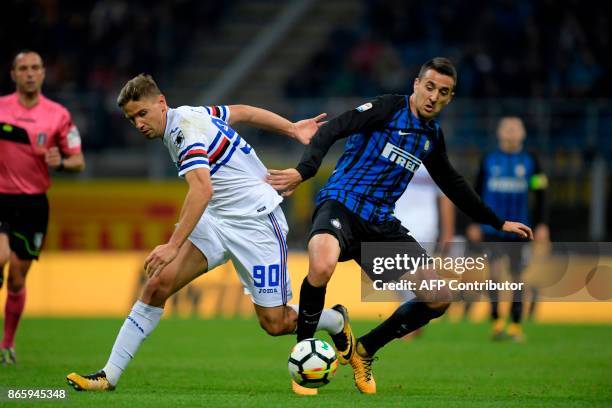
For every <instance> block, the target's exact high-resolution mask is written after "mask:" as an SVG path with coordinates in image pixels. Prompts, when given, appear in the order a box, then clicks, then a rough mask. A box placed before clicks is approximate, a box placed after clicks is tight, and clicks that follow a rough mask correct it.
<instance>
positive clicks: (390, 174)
mask: <svg viewBox="0 0 612 408" xmlns="http://www.w3.org/2000/svg"><path fill="white" fill-rule="evenodd" d="M344 137H348V140H347V142H346V145H345V148H344V152H343V154H342V156H341V157H340V159H339V161H338V163H337V165H336V168H335V170H334V172H333V173H332V175H331V177H330V178H329V180H328V182H327V184H326V185H325V186H324V187H323V189H322V190H321V191H320V192H319V194H318V195H317V198H316V203H317V205H321V204H322V203H323V202H324V201H327V200H335V201H338V202H340V203H342V204H343V205H344V206H345V207H346V208H348V209H349V210H350V211H352V212H353V213H355V214H357V215H358V216H359V217H361V218H362V219H365V220H367V221H370V222H372V223H375V224H380V223H383V222H386V221H390V220H393V219H394V217H393V211H394V207H395V202H396V201H397V199H398V198H399V197H400V196H401V195H402V193H403V192H404V190H405V189H406V186H407V185H408V183H409V182H410V180H411V179H412V177H413V175H414V172H415V171H416V169H417V168H418V167H419V166H420V165H421V164H424V165H425V166H426V167H427V170H428V171H429V173H430V174H431V176H432V178H433V179H434V181H435V182H436V183H437V184H438V186H440V188H441V189H442V191H443V192H444V193H445V194H446V195H447V196H448V197H449V198H450V199H451V200H452V201H453V202H454V203H455V204H456V205H457V206H458V207H459V208H461V209H462V210H464V211H465V212H466V213H468V214H469V215H470V216H472V217H473V218H474V219H476V220H477V221H480V222H483V223H488V224H491V225H493V226H494V227H495V228H500V227H501V225H502V224H503V222H502V221H501V220H500V219H499V218H497V216H495V214H494V213H493V211H491V209H489V208H488V207H486V206H485V205H484V204H483V203H482V201H481V200H480V198H479V197H478V196H477V195H476V193H475V192H474V190H473V189H472V188H471V187H470V186H469V185H468V183H467V182H466V181H465V179H464V178H463V177H462V176H460V175H459V174H458V173H457V172H456V171H455V169H454V168H453V167H452V166H451V164H450V162H449V161H448V157H447V155H446V147H445V145H444V136H443V134H442V131H441V129H440V126H439V124H438V123H437V122H436V121H434V120H432V121H428V122H425V121H423V120H421V119H420V118H418V117H416V116H415V115H414V114H413V113H412V112H411V110H410V101H409V97H408V96H406V95H384V96H380V97H378V98H376V99H374V100H372V101H370V102H368V103H365V104H363V105H361V106H359V107H358V108H356V109H354V110H351V111H348V112H345V113H343V114H342V115H340V116H338V117H337V118H334V119H332V120H331V121H330V122H329V123H328V124H327V125H325V126H323V127H321V129H320V130H319V132H318V133H317V135H315V137H314V138H313V140H312V142H311V144H310V145H309V146H308V147H307V148H306V151H305V152H304V155H303V156H302V160H301V161H300V163H299V164H298V166H297V167H296V169H297V170H298V172H299V173H300V175H301V176H302V180H306V179H308V178H310V177H312V176H313V175H314V174H315V173H316V171H317V170H318V168H319V166H320V165H321V161H322V159H323V156H324V155H325V154H326V153H327V151H328V150H329V148H330V147H331V145H332V144H333V143H334V142H335V141H336V140H339V139H341V138H344Z"/></svg>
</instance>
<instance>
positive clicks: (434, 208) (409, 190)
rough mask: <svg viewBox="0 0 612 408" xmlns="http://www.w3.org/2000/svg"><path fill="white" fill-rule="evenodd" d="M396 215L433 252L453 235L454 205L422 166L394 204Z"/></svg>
mask: <svg viewBox="0 0 612 408" xmlns="http://www.w3.org/2000/svg"><path fill="white" fill-rule="evenodd" d="M394 215H395V218H397V219H398V220H400V222H401V223H402V225H403V226H404V227H406V228H407V229H408V230H409V231H410V235H412V236H413V237H414V239H416V240H417V241H418V242H419V243H420V244H421V245H422V246H423V248H425V250H426V251H427V253H429V254H432V253H434V252H435V251H436V243H437V247H438V248H437V249H438V250H440V251H443V250H444V248H445V247H446V245H447V244H448V243H449V242H451V241H452V240H453V236H454V235H455V206H454V205H453V203H452V201H451V200H449V198H448V197H447V196H446V195H444V193H443V192H442V191H441V190H440V188H439V187H438V186H437V185H436V182H435V181H433V179H432V178H431V176H430V175H429V172H428V171H427V169H426V168H425V167H424V166H421V167H419V168H418V170H417V171H416V172H415V173H414V176H413V177H412V180H410V183H409V184H408V186H407V187H406V191H404V194H402V195H401V197H400V198H399V199H398V200H397V202H396V203H395V212H394Z"/></svg>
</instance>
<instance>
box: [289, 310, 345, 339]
mask: <svg viewBox="0 0 612 408" xmlns="http://www.w3.org/2000/svg"><path fill="white" fill-rule="evenodd" d="M287 306H289V307H290V308H292V309H293V310H295V313H298V311H299V306H298V305H287ZM343 327H344V318H343V317H342V313H340V312H337V311H335V310H334V309H323V311H322V312H321V317H320V318H319V324H317V331H319V330H325V331H326V332H327V333H329V334H330V335H334V334H338V333H340V331H342V328H343Z"/></svg>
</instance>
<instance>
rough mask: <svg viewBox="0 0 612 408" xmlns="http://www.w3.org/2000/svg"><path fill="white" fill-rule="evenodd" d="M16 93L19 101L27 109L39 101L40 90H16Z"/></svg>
mask: <svg viewBox="0 0 612 408" xmlns="http://www.w3.org/2000/svg"><path fill="white" fill-rule="evenodd" d="M17 95H18V96H19V103H20V104H21V105H22V106H23V107H25V108H27V109H30V108H33V107H34V106H36V105H38V102H39V101H40V92H34V93H25V92H17Z"/></svg>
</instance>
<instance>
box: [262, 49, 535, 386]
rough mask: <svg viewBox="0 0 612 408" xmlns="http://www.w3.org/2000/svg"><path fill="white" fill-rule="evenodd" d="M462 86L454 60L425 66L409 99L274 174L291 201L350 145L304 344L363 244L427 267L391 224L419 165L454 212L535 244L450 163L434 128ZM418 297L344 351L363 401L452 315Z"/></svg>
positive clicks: (320, 255)
mask: <svg viewBox="0 0 612 408" xmlns="http://www.w3.org/2000/svg"><path fill="white" fill-rule="evenodd" d="M456 82H457V72H456V70H455V67H454V66H453V65H452V63H451V62H450V61H449V60H448V59H446V58H434V59H432V60H429V61H427V62H426V63H425V64H423V65H422V66H421V69H420V71H419V74H418V77H417V78H415V80H414V83H413V93H412V94H411V95H384V96H380V97H378V98H376V99H374V100H372V101H370V102H367V103H365V104H363V105H361V106H359V107H357V108H356V109H353V110H351V111H348V112H345V113H343V114H341V115H340V116H338V117H336V118H334V119H332V120H331V121H330V122H329V123H328V124H326V125H325V126H322V127H321V129H320V130H319V132H318V133H317V135H316V136H315V137H314V138H313V140H312V143H311V144H310V145H309V146H308V147H307V148H306V151H305V152H304V155H303V156H302V159H301V161H300V163H299V164H298V165H297V167H296V168H293V169H285V170H270V177H269V178H268V181H269V182H270V183H271V184H272V186H274V187H275V188H276V189H278V190H280V191H284V194H285V195H288V194H291V193H292V192H293V191H294V190H295V188H296V187H297V186H298V185H299V184H300V183H301V182H303V181H305V180H307V179H309V178H311V177H312V176H314V175H315V174H316V172H317V170H318V169H319V167H320V165H321V162H322V160H323V157H324V156H325V154H326V153H327V152H328V151H329V149H330V147H331V146H332V145H333V144H334V143H335V142H336V141H338V140H340V139H343V138H346V137H348V140H347V142H346V145H345V148H344V152H343V154H342V156H341V157H340V159H339V160H338V163H337V164H336V168H335V170H334V172H333V173H332V175H331V176H330V178H329V180H328V181H327V184H326V185H325V186H324V187H323V189H322V190H321V191H319V193H318V195H317V198H316V205H317V208H316V209H315V214H314V216H313V222H312V224H313V225H312V229H311V232H310V237H309V242H308V254H309V270H308V276H307V277H306V278H305V279H304V281H303V282H302V287H301V290H300V308H299V315H298V327H297V338H298V341H300V340H303V339H305V338H309V337H312V336H313V334H314V330H315V328H316V326H317V322H318V319H319V316H320V315H321V311H322V310H323V306H324V304H325V292H326V287H327V283H328V282H329V280H330V279H331V276H332V274H333V273H334V270H335V268H336V264H337V263H338V262H339V261H348V260H351V259H353V260H355V261H356V262H357V263H361V243H362V242H404V243H410V244H412V245H411V248H412V253H408V254H406V255H407V256H409V257H412V258H424V259H426V258H427V257H428V255H427V253H426V251H425V250H424V249H423V248H422V247H421V246H419V244H418V243H417V242H416V240H415V239H414V238H413V237H412V236H410V234H409V233H408V230H406V228H404V227H403V226H402V225H401V223H400V222H399V221H398V220H397V219H396V218H395V217H394V216H393V210H394V206H395V202H396V201H397V199H398V198H399V197H400V196H401V195H402V194H403V192H404V190H405V189H406V186H407V185H408V183H410V181H411V179H412V177H413V176H414V172H415V171H416V170H417V169H418V167H419V166H420V165H421V164H424V165H425V166H426V167H427V170H428V171H429V173H430V174H431V177H432V178H433V179H434V180H435V182H436V184H438V186H440V188H441V189H442V191H443V192H444V193H445V194H446V195H447V196H448V197H449V198H450V199H451V200H452V201H453V203H455V204H456V205H457V206H458V207H459V208H460V209H462V210H463V211H464V212H465V213H466V214H468V215H469V216H471V217H472V218H474V219H475V220H477V221H479V222H482V223H486V224H489V225H492V226H494V227H495V228H497V229H503V230H504V231H507V232H512V233H516V234H519V235H521V236H524V237H530V236H531V230H530V229H529V228H528V227H526V226H524V225H523V224H521V223H516V222H510V221H502V220H501V219H499V218H498V217H497V215H495V213H494V212H493V211H492V210H491V209H490V208H489V207H488V206H486V205H485V204H484V203H483V202H482V200H481V199H480V197H478V195H477V194H476V193H475V192H474V190H473V189H472V188H471V187H470V186H469V184H468V183H467V182H466V181H465V179H464V178H463V177H462V176H461V175H460V174H459V173H457V171H456V170H455V169H454V168H453V167H452V165H451V164H450V162H449V160H448V157H447V154H446V147H445V144H444V136H443V134H442V130H441V129H440V125H439V124H438V122H437V120H435V118H436V117H437V116H438V114H439V113H440V112H441V111H442V109H444V107H446V105H447V104H448V103H450V101H451V99H452V97H453V94H454V90H455V85H456ZM365 269H367V268H365ZM402 273H403V271H402ZM416 276H418V277H419V278H420V279H439V276H438V275H437V273H436V272H435V271H433V268H431V269H428V268H422V269H421V270H419V271H417V275H416ZM399 277H400V276H397V278H399ZM415 294H416V299H414V300H411V301H409V302H406V303H404V304H402V305H401V306H400V307H399V308H398V309H397V310H396V311H395V312H394V313H393V315H392V316H391V317H389V318H388V319H387V320H385V321H384V322H382V323H381V324H380V325H379V326H378V327H376V328H374V329H373V330H372V331H371V332H369V333H368V334H366V335H365V336H363V337H361V338H359V339H358V341H356V343H354V344H350V345H347V347H346V348H344V349H342V350H338V351H339V352H340V354H341V355H343V357H344V360H345V361H346V360H348V362H349V363H350V364H351V367H352V368H353V371H354V375H355V385H356V386H357V388H358V389H359V391H361V392H363V393H368V394H373V393H376V382H375V380H374V376H373V375H372V363H373V360H374V354H375V353H376V352H377V351H378V350H379V349H381V348H382V347H384V346H385V345H386V344H388V343H389V342H391V341H392V340H393V339H396V338H401V337H403V336H405V335H407V334H409V333H411V332H412V331H414V330H416V329H418V328H419V327H422V326H424V325H425V324H427V323H428V322H429V321H430V320H432V319H435V318H437V317H440V316H442V315H443V314H444V312H445V311H446V309H447V308H448V306H449V300H450V292H449V291H448V290H445V289H442V290H439V291H423V290H421V291H415ZM340 362H341V363H343V360H340Z"/></svg>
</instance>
